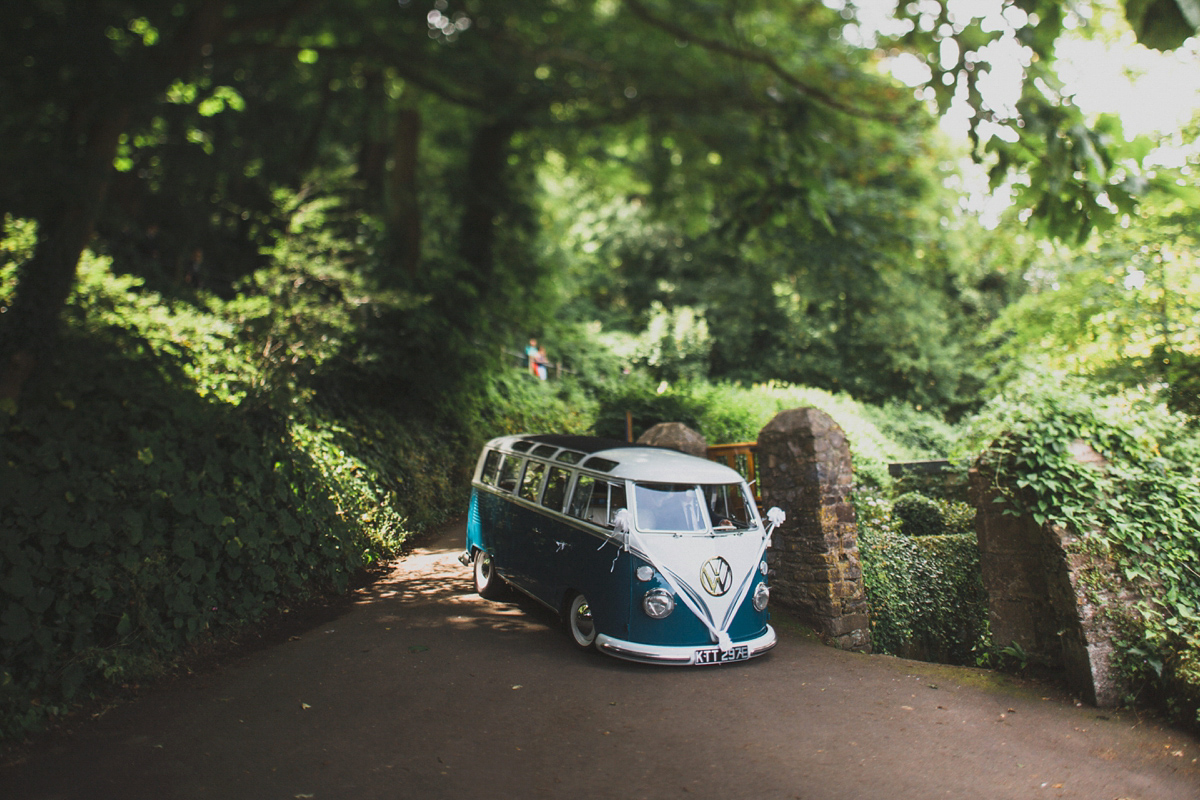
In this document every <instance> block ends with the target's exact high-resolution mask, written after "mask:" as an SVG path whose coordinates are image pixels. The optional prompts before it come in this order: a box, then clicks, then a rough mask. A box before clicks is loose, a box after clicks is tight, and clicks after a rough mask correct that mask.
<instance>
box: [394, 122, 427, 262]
mask: <svg viewBox="0 0 1200 800" xmlns="http://www.w3.org/2000/svg"><path fill="white" fill-rule="evenodd" d="M420 138H421V115H420V113H419V112H418V111H417V110H416V109H414V108H402V109H400V111H399V113H398V114H397V115H396V130H395V133H394V135H393V136H392V170H391V173H390V174H389V176H388V198H387V199H388V206H387V233H388V238H389V240H390V241H391V248H392V253H393V257H394V259H395V263H396V267H397V268H398V269H399V270H400V271H403V272H405V273H407V274H408V275H409V276H410V277H412V276H415V275H416V274H417V266H418V265H419V264H420V261H421V206H420V201H419V199H418V197H417V159H418V155H419V152H420Z"/></svg>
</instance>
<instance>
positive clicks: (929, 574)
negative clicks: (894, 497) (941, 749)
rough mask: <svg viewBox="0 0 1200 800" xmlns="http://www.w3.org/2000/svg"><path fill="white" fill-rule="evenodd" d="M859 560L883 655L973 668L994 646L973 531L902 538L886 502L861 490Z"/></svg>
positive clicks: (858, 499)
mask: <svg viewBox="0 0 1200 800" xmlns="http://www.w3.org/2000/svg"><path fill="white" fill-rule="evenodd" d="M855 507H856V510H857V514H858V526H859V555H860V558H861V559H862V569H863V584H864V587H865V589H866V592H867V601H868V603H869V604H870V613H871V640H872V645H873V647H874V648H875V649H876V650H877V651H878V652H883V653H889V654H892V655H898V656H904V657H907V658H917V659H921V660H925V661H938V662H941V663H947V664H975V663H977V662H978V661H979V660H980V658H981V655H982V654H985V653H986V652H987V650H988V647H989V642H988V633H987V632H988V621H987V620H988V610H987V596H986V594H985V592H984V589H983V581H982V577H981V574H980V566H979V546H978V544H977V542H976V540H975V536H974V534H949V535H944V534H932V535H924V536H922V537H920V538H914V537H913V536H910V535H905V534H902V533H901V532H900V530H899V527H900V523H899V520H898V519H897V518H896V517H895V516H893V514H892V511H891V509H889V508H888V504H887V502H886V501H885V500H883V499H881V498H880V497H878V496H877V495H876V494H874V493H870V492H857V493H856V495H855Z"/></svg>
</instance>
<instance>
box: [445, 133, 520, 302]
mask: <svg viewBox="0 0 1200 800" xmlns="http://www.w3.org/2000/svg"><path fill="white" fill-rule="evenodd" d="M515 132H516V126H515V125H514V124H513V123H512V121H511V120H498V121H496V122H491V123H488V124H486V125H484V126H483V127H481V128H479V129H478V130H477V131H476V132H475V137H474V139H473V140H472V142H471V152H470V154H469V156H468V158H467V176H466V196H465V198H464V204H463V213H462V218H461V221H460V223H459V233H458V241H459V246H458V252H459V255H460V256H462V258H463V260H464V261H466V262H467V264H468V265H470V266H471V268H472V273H473V274H472V277H471V282H472V283H474V284H475V286H476V287H477V288H478V289H479V291H480V297H481V298H482V297H483V296H484V294H485V293H486V290H487V287H488V286H489V285H490V283H491V279H492V272H493V270H494V268H495V252H494V249H495V245H496V230H495V225H496V218H497V216H499V214H500V212H501V210H503V209H504V207H505V206H506V205H507V202H508V180H507V168H508V145H509V142H510V141H511V140H512V137H513V134H514V133H515Z"/></svg>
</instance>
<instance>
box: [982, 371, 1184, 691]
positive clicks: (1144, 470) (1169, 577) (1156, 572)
mask: <svg viewBox="0 0 1200 800" xmlns="http://www.w3.org/2000/svg"><path fill="white" fill-rule="evenodd" d="M985 415H990V416H991V418H992V419H993V420H994V421H1000V420H1003V424H1002V427H1003V428H1004V429H1006V430H1008V431H1009V433H1007V434H1006V435H1004V436H1001V437H1000V438H998V439H996V440H995V442H994V443H993V445H992V446H991V447H990V448H989V450H988V451H987V452H986V453H985V456H984V457H985V459H986V461H987V463H988V464H990V465H991V466H992V467H994V468H995V470H996V479H997V485H999V486H1004V485H1010V486H1015V487H1016V488H1017V490H1018V491H1016V492H1010V493H1009V494H1008V496H1006V497H1005V498H1004V501H1005V502H1007V503H1009V504H1010V505H1011V511H1012V513H1028V514H1030V515H1031V516H1032V517H1033V518H1034V519H1035V520H1036V521H1037V522H1038V524H1041V525H1045V524H1057V525H1062V526H1064V527H1065V528H1067V529H1068V530H1069V531H1071V532H1072V533H1074V534H1076V535H1078V536H1079V537H1081V542H1082V545H1081V546H1083V547H1089V548H1093V549H1098V550H1100V551H1103V552H1104V553H1106V554H1107V555H1108V556H1109V557H1111V558H1112V559H1113V561H1114V562H1115V564H1116V566H1117V568H1118V570H1119V573H1120V574H1121V575H1123V577H1124V578H1125V580H1126V581H1128V582H1129V583H1130V584H1131V585H1132V586H1134V587H1137V588H1138V589H1139V591H1140V594H1141V595H1142V596H1143V597H1144V598H1145V600H1144V601H1143V602H1142V603H1140V604H1139V609H1138V610H1139V611H1140V612H1141V616H1142V618H1143V622H1144V626H1145V628H1144V630H1143V631H1142V632H1141V637H1142V639H1143V641H1142V642H1141V643H1139V642H1130V643H1127V645H1126V647H1127V651H1128V653H1133V652H1134V650H1135V649H1137V650H1138V652H1145V653H1150V654H1152V656H1153V658H1154V659H1155V660H1156V662H1159V663H1162V662H1164V661H1170V660H1171V658H1172V654H1175V653H1182V652H1188V651H1195V650H1196V649H1197V648H1200V482H1198V481H1197V475H1196V472H1195V467H1194V465H1193V464H1191V463H1187V462H1182V461H1176V460H1173V459H1172V458H1169V457H1168V456H1169V455H1170V454H1171V453H1173V452H1179V453H1187V452H1191V451H1192V447H1190V446H1187V444H1186V442H1188V441H1190V440H1194V439H1195V438H1196V432H1195V431H1194V429H1191V428H1189V426H1188V425H1187V424H1186V422H1185V420H1184V419H1183V418H1181V417H1177V416H1174V415H1171V414H1169V413H1168V412H1166V411H1165V410H1164V409H1162V408H1160V407H1156V406H1151V405H1147V404H1145V403H1141V402H1137V401H1135V400H1131V399H1130V398H1127V397H1115V398H1114V397H1100V396H1097V395H1095V394H1093V393H1091V392H1089V391H1087V390H1086V389H1085V388H1083V387H1082V386H1081V385H1079V384H1077V383H1075V382H1067V383H1064V384H1059V385H1054V386H1052V385H1049V383H1043V384H1029V385H1026V386H1024V387H1021V389H1020V390H1018V391H1016V392H1014V394H1013V395H1012V396H1010V397H1008V398H1005V399H1001V400H998V401H996V402H994V403H993V404H992V405H991V407H990V408H989V409H988V410H987V411H986V412H985ZM1139 648H1140V649H1139ZM1143 661H1144V659H1143ZM1191 680H1193V684H1192V689H1191V690H1190V691H1192V692H1193V693H1195V694H1196V696H1197V698H1198V699H1200V674H1197V675H1194V676H1192V678H1191Z"/></svg>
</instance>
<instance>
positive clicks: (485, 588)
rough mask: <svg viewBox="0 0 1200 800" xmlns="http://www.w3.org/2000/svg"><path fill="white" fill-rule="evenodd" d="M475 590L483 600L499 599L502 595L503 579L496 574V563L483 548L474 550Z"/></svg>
mask: <svg viewBox="0 0 1200 800" xmlns="http://www.w3.org/2000/svg"><path fill="white" fill-rule="evenodd" d="M475 591H476V592H478V593H479V596H480V597H482V598H483V599H484V600H499V599H500V598H501V597H503V596H504V579H503V578H501V577H500V576H499V575H497V574H496V565H495V564H493V563H492V557H491V556H490V555H488V553H487V551H485V550H476V551H475Z"/></svg>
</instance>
